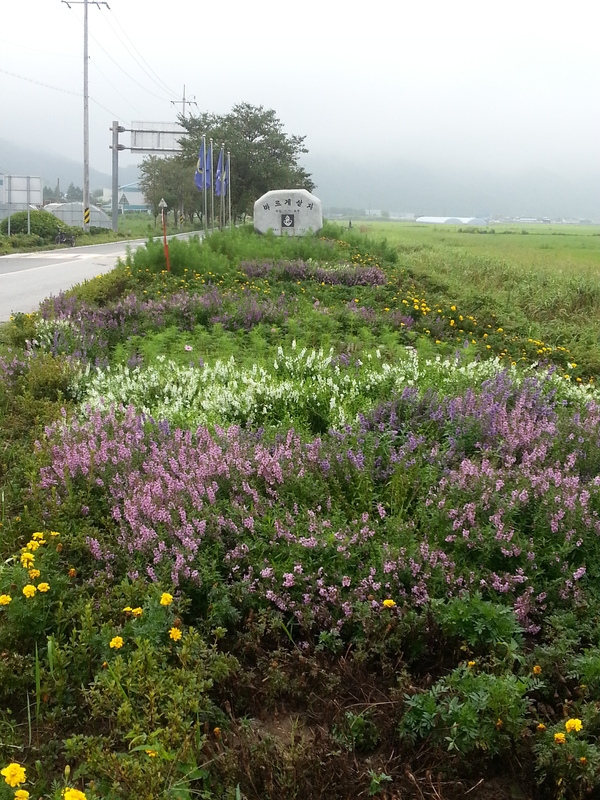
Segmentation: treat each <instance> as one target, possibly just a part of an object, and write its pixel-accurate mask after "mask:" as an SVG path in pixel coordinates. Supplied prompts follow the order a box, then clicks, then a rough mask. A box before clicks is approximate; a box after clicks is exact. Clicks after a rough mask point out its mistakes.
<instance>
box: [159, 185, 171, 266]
mask: <svg viewBox="0 0 600 800" xmlns="http://www.w3.org/2000/svg"><path fill="white" fill-rule="evenodd" d="M158 207H159V208H160V211H161V214H162V226H163V242H164V246H165V258H166V259H167V272H171V262H170V260H169V245H168V244H167V218H166V216H165V209H166V207H167V204H166V203H165V199H164V197H161V198H160V203H159V204H158Z"/></svg>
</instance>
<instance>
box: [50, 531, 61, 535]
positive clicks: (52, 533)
mask: <svg viewBox="0 0 600 800" xmlns="http://www.w3.org/2000/svg"><path fill="white" fill-rule="evenodd" d="M50 536H60V533H59V532H58V531H50Z"/></svg>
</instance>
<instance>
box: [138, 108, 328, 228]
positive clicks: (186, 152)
mask: <svg viewBox="0 0 600 800" xmlns="http://www.w3.org/2000/svg"><path fill="white" fill-rule="evenodd" d="M179 122H180V124H181V125H182V127H183V128H184V129H185V130H186V133H187V135H186V137H185V138H184V139H183V140H182V153H181V155H178V156H175V157H174V158H168V159H164V158H163V159H161V158H157V157H155V156H151V157H150V158H147V159H145V160H144V162H143V164H142V167H141V171H142V176H143V177H142V181H141V185H142V189H143V191H144V195H145V197H146V199H147V201H148V202H149V203H151V204H152V206H153V207H155V197H156V196H157V195H160V196H164V199H165V202H166V203H167V205H169V207H171V202H173V198H172V199H171V202H169V199H168V198H167V197H166V193H168V191H169V190H171V191H174V192H175V194H178V198H177V199H179V200H180V202H183V204H184V208H185V210H186V212H187V213H190V209H193V208H196V209H197V210H198V212H199V211H200V209H201V207H202V202H203V201H202V192H199V191H198V190H197V189H196V188H195V185H194V172H195V167H196V164H197V160H198V151H199V149H200V142H201V140H202V135H203V134H204V135H206V138H207V141H208V140H209V139H211V138H212V140H213V157H214V160H215V163H216V156H217V153H218V151H219V149H220V147H221V143H224V144H225V150H229V151H230V153H231V179H230V184H229V186H230V190H231V205H232V213H233V214H234V216H239V215H244V214H248V213H252V210H253V207H254V203H255V201H256V200H257V199H258V198H259V197H260V196H261V195H263V194H264V193H265V192H268V191H270V190H271V189H294V188H299V189H308V190H309V191H312V190H313V189H314V183H313V181H312V179H311V176H310V175H309V174H308V173H307V172H306V170H305V169H304V167H301V166H300V165H299V163H298V160H299V158H300V156H301V155H302V154H303V153H306V152H308V151H307V149H306V148H305V146H304V140H305V138H306V137H305V136H291V135H289V134H287V133H285V131H284V130H283V125H282V123H281V121H280V120H279V119H278V118H277V116H276V114H275V111H273V110H272V109H265V108H263V106H258V107H257V106H251V105H249V104H248V103H239V104H238V105H235V106H234V107H233V108H232V110H231V111H230V112H229V114H225V115H218V114H209V113H202V114H200V115H198V116H190V117H185V118H184V117H180V118H179ZM157 162H163V163H164V164H165V166H164V167H161V166H160V165H159V164H158V163H157ZM163 170H164V171H163ZM178 181H179V183H178ZM160 196H159V197H158V199H157V200H156V204H157V203H158V201H159V200H160Z"/></svg>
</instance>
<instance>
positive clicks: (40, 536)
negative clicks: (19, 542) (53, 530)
mask: <svg viewBox="0 0 600 800" xmlns="http://www.w3.org/2000/svg"><path fill="white" fill-rule="evenodd" d="M31 538H32V539H43V538H44V534H43V533H42V532H41V531H36V532H35V533H34V534H32V536H31Z"/></svg>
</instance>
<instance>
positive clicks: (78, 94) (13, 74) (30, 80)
mask: <svg viewBox="0 0 600 800" xmlns="http://www.w3.org/2000/svg"><path fill="white" fill-rule="evenodd" d="M0 72H2V73H4V74H5V75H10V76H11V77H12V78H18V79H19V80H21V81H27V83H35V84H36V85H37V86H43V87H44V88H45V89H52V90H53V91H55V92H62V93H63V94H71V95H73V97H80V98H81V97H83V92H73V91H71V90H70V89H61V88H60V86H52V85H51V84H49V83H42V81H36V80H34V79H33V78H26V77H25V76H24V75H17V73H16V72H10V71H9V70H7V69H2V68H1V67H0ZM90 100H91V101H92V103H94V104H95V105H97V106H98V107H99V108H101V109H102V110H103V111H106V112H107V113H108V114H110V115H111V116H113V117H118V116H119V115H118V114H117V113H116V112H115V111H111V110H110V108H107V107H106V106H103V105H102V103H100V102H99V101H98V100H96V99H95V98H93V97H90ZM127 102H128V101H127ZM134 110H135V109H134ZM122 118H123V117H122V116H121V119H122Z"/></svg>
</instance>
